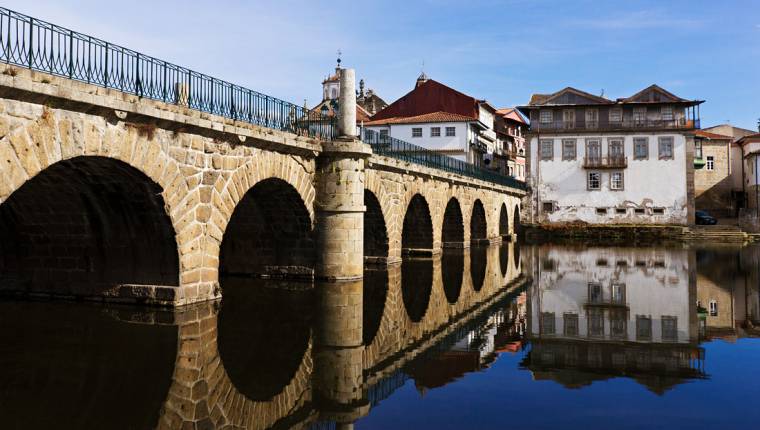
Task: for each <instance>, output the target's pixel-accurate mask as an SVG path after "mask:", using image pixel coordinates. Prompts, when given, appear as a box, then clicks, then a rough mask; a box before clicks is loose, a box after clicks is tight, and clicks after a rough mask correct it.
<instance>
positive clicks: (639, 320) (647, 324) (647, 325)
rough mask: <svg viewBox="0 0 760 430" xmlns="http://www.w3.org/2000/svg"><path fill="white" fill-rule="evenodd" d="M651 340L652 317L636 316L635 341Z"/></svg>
mask: <svg viewBox="0 0 760 430" xmlns="http://www.w3.org/2000/svg"><path fill="white" fill-rule="evenodd" d="M651 339H652V317H650V316H645V315H636V340H651Z"/></svg>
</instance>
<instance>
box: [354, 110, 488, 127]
mask: <svg viewBox="0 0 760 430" xmlns="http://www.w3.org/2000/svg"><path fill="white" fill-rule="evenodd" d="M470 121H475V118H472V117H469V116H466V115H459V114H456V113H448V112H433V113H426V114H422V115H416V116H394V117H391V118H384V119H376V120H373V121H367V122H365V123H364V125H386V124H420V123H425V122H470Z"/></svg>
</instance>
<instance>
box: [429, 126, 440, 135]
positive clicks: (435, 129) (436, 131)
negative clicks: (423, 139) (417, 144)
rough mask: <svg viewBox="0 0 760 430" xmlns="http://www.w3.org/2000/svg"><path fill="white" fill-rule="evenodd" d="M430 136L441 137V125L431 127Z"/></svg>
mask: <svg viewBox="0 0 760 430" xmlns="http://www.w3.org/2000/svg"><path fill="white" fill-rule="evenodd" d="M430 137H441V127H430Z"/></svg>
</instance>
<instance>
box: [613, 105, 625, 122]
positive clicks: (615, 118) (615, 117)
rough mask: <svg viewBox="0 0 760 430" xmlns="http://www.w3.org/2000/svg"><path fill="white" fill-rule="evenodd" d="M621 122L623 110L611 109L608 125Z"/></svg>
mask: <svg viewBox="0 0 760 430" xmlns="http://www.w3.org/2000/svg"><path fill="white" fill-rule="evenodd" d="M620 122H623V109H621V108H612V109H610V123H620Z"/></svg>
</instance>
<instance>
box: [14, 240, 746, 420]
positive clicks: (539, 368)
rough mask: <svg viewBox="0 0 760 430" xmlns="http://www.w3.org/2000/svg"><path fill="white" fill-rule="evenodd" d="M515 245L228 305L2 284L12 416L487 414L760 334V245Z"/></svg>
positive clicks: (654, 381) (247, 294) (680, 374)
mask: <svg viewBox="0 0 760 430" xmlns="http://www.w3.org/2000/svg"><path fill="white" fill-rule="evenodd" d="M515 246H516V245H515V244H512V243H506V244H502V245H499V246H494V247H474V248H472V249H470V250H469V251H462V250H447V252H445V253H444V254H443V255H441V256H437V257H433V258H416V259H405V260H404V261H403V263H402V264H401V265H400V266H399V265H397V266H389V267H387V268H383V269H377V268H375V269H372V270H367V272H366V273H365V279H364V281H363V282H346V283H333V284H316V285H314V284H303V283H300V284H299V283H292V282H287V283H285V282H273V281H261V280H253V279H245V278H226V279H224V280H223V283H222V288H223V292H224V299H223V300H222V301H221V303H206V304H201V305H197V306H192V307H188V308H184V309H180V310H177V311H159V310H144V309H133V308H114V307H99V306H84V305H77V304H61V303H29V302H27V303H17V302H0V308H1V309H0V311H2V312H0V323H2V327H3V328H4V330H3V331H0V337H2V338H1V339H0V341H1V342H0V416H2V417H3V419H4V421H3V428H12V429H13V428H24V429H26V428H49V427H53V426H55V427H56V428H59V427H62V428H119V427H123V428H166V429H175V428H184V427H196V428H222V427H236V428H248V429H254V428H262V429H263V428H308V427H314V428H350V427H352V426H354V425H356V426H357V427H374V428H389V427H399V426H414V427H426V426H427V427H440V426H442V425H449V426H468V425H471V424H472V421H471V420H472V417H471V416H470V415H468V414H471V413H475V411H477V414H478V419H480V420H482V421H483V425H484V426H486V427H492V426H499V424H503V422H502V421H501V420H500V416H499V415H500V414H499V413H494V410H496V409H498V408H496V409H493V406H491V409H482V408H484V407H485V406H481V405H487V404H488V399H489V398H494V399H504V398H510V399H512V402H513V403H514V404H515V405H522V406H520V407H521V408H525V407H532V405H533V403H536V404H540V402H535V399H536V398H540V397H541V396H549V397H547V398H549V399H555V400H557V399H559V398H560V397H557V396H562V395H563V393H570V391H568V390H564V389H563V388H561V387H564V388H574V389H578V388H582V390H581V392H591V391H590V390H593V389H594V388H596V389H599V390H604V389H607V388H603V387H606V386H604V385H600V384H597V383H596V382H597V381H603V380H606V381H612V380H616V381H630V382H632V383H634V384H637V385H640V386H641V387H643V388H646V390H648V391H649V392H653V393H656V394H658V395H660V396H661V397H665V396H667V394H668V393H671V392H677V391H678V390H679V389H680V387H682V386H683V383H684V382H687V381H691V382H697V383H699V381H701V380H703V379H708V378H709V379H711V382H713V383H716V382H719V381H721V380H722V378H724V374H721V373H720V372H719V371H716V370H715V367H716V366H712V367H711V366H710V363H711V354H710V351H709V345H710V344H709V343H706V342H708V341H710V340H711V339H716V338H720V339H727V340H729V341H737V339H741V338H744V337H747V336H756V335H757V334H758V332H757V331H756V330H755V329H754V328H753V322H756V321H757V319H758V305H759V304H760V303H758V299H759V298H760V296H759V295H758V283H759V282H760V279H758V267H760V264H758V263H760V258H758V255H759V253H758V249H759V248H757V247H747V248H743V249H720V250H704V249H702V250H693V249H682V248H678V249H675V248H674V249H664V248H657V249H654V248H587V247H584V248H577V247H576V248H574V247H568V246H549V245H543V246H523V247H522V249H521V250H519V249H517V248H515ZM518 268H520V269H521V270H522V271H519V270H518ZM467 272H469V273H467ZM470 282H471V283H472V284H471V285H468V283H470ZM478 284H479V287H476V286H477V285H478ZM502 360H504V361H502ZM496 363H501V365H500V366H497V365H495V364H496ZM708 369H711V371H708ZM475 374H478V376H476V375H475ZM480 375H486V376H488V375H491V376H489V377H488V379H487V380H484V379H483V378H482V377H481V376H480ZM523 375H530V378H527V379H526V378H525V377H524V376H523ZM521 381H522V382H521ZM540 381H552V383H548V384H537V382H540ZM483 384H485V385H483ZM513 384H523V385H520V386H521V388H520V390H522V391H524V392H528V391H529V392H532V393H533V394H532V395H519V394H520V393H516V392H510V391H509V390H510V387H511V386H512V385H513ZM525 384H531V385H525ZM543 387H554V389H553V390H552V389H549V388H543ZM592 387H594V388H592ZM697 387H701V385H697ZM484 389H487V390H491V391H489V393H490V394H488V395H486V394H485V393H484V392H483V391H482V390H484ZM557 389H559V390H561V391H557ZM431 391H434V392H436V393H444V395H443V396H430V395H428V393H430V392H431ZM574 392H578V391H574ZM445 393H448V394H445ZM635 393H636V392H632V394H629V395H630V396H632V398H635V396H636V395H637V394H635ZM730 394H731V395H733V394H735V393H730ZM410 395H411V397H410ZM726 395H728V393H726ZM445 398H452V399H456V401H450V402H451V403H450V404H449V405H448V407H445V408H441V407H440V406H441V405H440V404H439V405H438V406H436V408H437V410H438V411H439V415H435V414H433V415H431V414H429V413H428V412H429V411H427V410H426V409H425V407H424V405H430V404H437V403H436V402H442V401H443V402H445V401H447V400H443V399H445ZM658 398H660V397H658ZM563 399H564V398H563ZM420 401H424V402H426V403H424V405H420V404H419V403H415V402H420ZM563 401H566V399H565V400H563ZM632 401H633V400H632ZM431 402H432V403H431ZM526 402H527V403H526ZM530 402H533V403H530ZM462 404H466V405H468V406H467V407H466V408H462V407H461V405H462ZM40 410H44V411H45V413H39V411H40ZM399 411H401V412H399ZM489 411H490V412H489ZM614 411H615V408H614V406H613V407H611V408H610V409H609V411H608V412H609V413H614ZM399 414H403V416H404V417H406V418H408V419H409V421H408V422H406V421H404V422H399V421H398V420H397V419H398V417H399V416H400V415H399ZM444 416H446V417H448V420H444V421H442V422H441V421H436V420H437V419H443V418H442V417H444ZM468 416H469V418H468V420H464V418H462V417H468ZM529 416H531V414H523V415H515V417H516V419H525V418H526V417H529ZM433 417H437V418H433ZM457 417H459V418H457ZM458 419H459V421H457V420H458ZM415 420H417V421H415ZM419 420H422V421H421V423H420V421H419ZM427 420H430V421H427ZM556 420H557V421H554V422H553V424H556V425H560V424H561V423H562V422H563V421H562V416H561V415H560V414H558V416H557V418H556ZM415 422H416V423H417V425H413V424H412V423H415ZM404 423H406V424H404ZM487 423H491V424H492V425H486V424H487Z"/></svg>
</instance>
